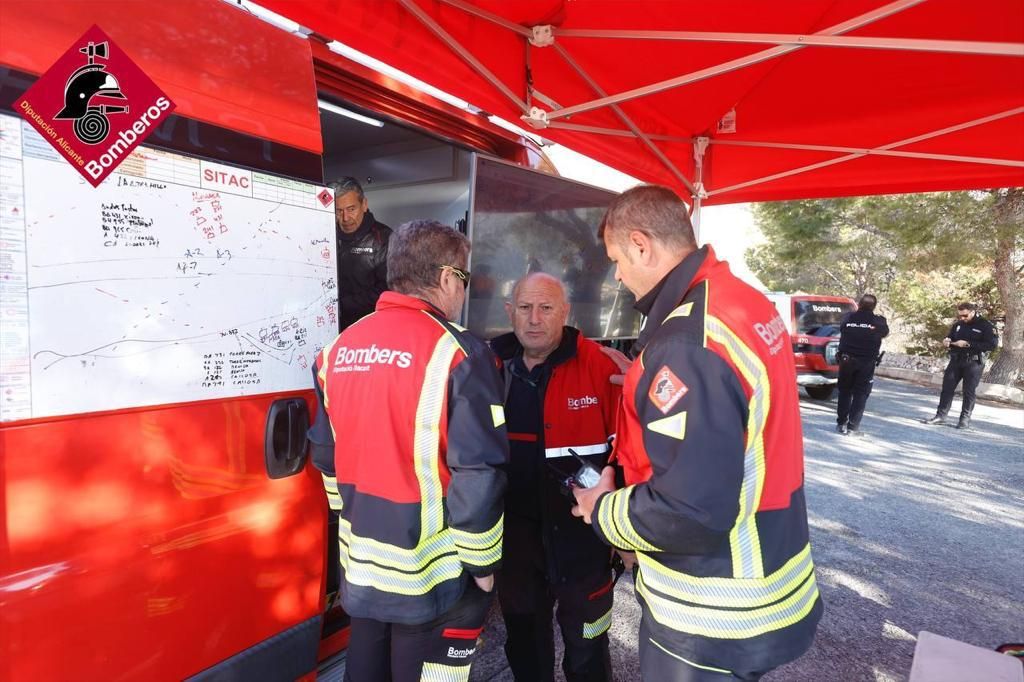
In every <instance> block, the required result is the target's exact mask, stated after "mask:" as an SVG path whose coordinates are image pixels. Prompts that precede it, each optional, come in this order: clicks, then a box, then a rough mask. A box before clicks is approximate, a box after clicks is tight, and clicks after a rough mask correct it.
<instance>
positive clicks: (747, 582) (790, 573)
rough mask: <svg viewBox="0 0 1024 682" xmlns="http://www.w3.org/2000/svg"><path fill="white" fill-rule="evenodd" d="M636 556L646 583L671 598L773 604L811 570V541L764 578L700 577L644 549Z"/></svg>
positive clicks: (722, 603)
mask: <svg viewBox="0 0 1024 682" xmlns="http://www.w3.org/2000/svg"><path fill="white" fill-rule="evenodd" d="M637 560H638V561H639V562H640V572H641V573H642V574H643V577H644V582H645V583H646V585H647V586H648V587H650V588H652V589H655V590H657V591H658V592H659V593H661V594H664V595H666V596H668V597H671V598H673V599H677V600H680V601H686V602H690V603H691V604H699V605H702V606H714V607H718V608H759V607H762V606H767V605H769V604H773V603H775V602H777V601H779V600H780V599H782V598H784V597H785V596H786V595H789V594H791V593H792V592H793V590H795V589H796V588H797V587H798V586H799V585H800V584H802V583H803V581H804V580H806V579H807V577H808V576H809V575H810V574H811V572H812V571H813V570H814V562H813V560H812V559H811V546H810V544H808V545H806V546H805V547H804V548H803V549H802V550H801V551H800V552H798V553H797V554H796V555H794V556H793V557H792V558H791V559H790V560H789V561H787V562H786V563H785V565H783V566H782V568H780V569H779V570H777V571H775V572H774V573H772V574H771V575H769V576H766V577H764V578H701V577H696V576H692V575H688V574H686V573H682V572H680V571H674V570H672V569H671V568H668V567H667V566H665V565H663V564H661V563H659V562H658V561H657V559H656V558H655V557H652V556H650V555H647V554H644V553H639V554H637Z"/></svg>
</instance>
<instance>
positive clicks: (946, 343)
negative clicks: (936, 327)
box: [942, 336, 950, 348]
mask: <svg viewBox="0 0 1024 682" xmlns="http://www.w3.org/2000/svg"><path fill="white" fill-rule="evenodd" d="M949 344H950V340H949V337H948V336H947V337H946V338H944V339H942V345H943V346H945V347H946V348H949Z"/></svg>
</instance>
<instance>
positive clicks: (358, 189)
mask: <svg viewBox="0 0 1024 682" xmlns="http://www.w3.org/2000/svg"><path fill="white" fill-rule="evenodd" d="M328 187H330V188H331V189H333V190H334V218H335V223H336V224H337V228H338V229H337V238H338V244H337V249H338V301H339V303H340V305H341V312H340V314H339V315H338V331H339V332H341V331H344V330H345V328H346V327H348V326H349V325H350V324H352V323H353V322H355V321H356V320H358V319H359V318H361V317H365V316H366V315H369V314H370V313H372V312H373V309H374V306H376V305H377V299H378V298H380V295H381V294H382V293H383V292H384V291H386V290H387V288H388V266H387V261H388V240H389V239H390V238H391V228H390V227H388V226H387V225H385V224H384V223H381V222H378V221H377V219H376V218H374V217H373V213H372V212H371V211H370V210H369V205H368V204H367V201H366V195H365V194H363V188H362V186H361V185H360V184H359V181H358V180H356V179H355V178H351V177H346V178H342V179H340V180H337V181H335V182H332V183H330V184H329V185H328Z"/></svg>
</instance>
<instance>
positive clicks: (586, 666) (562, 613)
mask: <svg viewBox="0 0 1024 682" xmlns="http://www.w3.org/2000/svg"><path fill="white" fill-rule="evenodd" d="M573 522H576V523H579V521H578V520H577V519H573ZM610 551H611V550H610V549H609V552H610ZM609 556H610V554H609ZM612 592H613V590H612V571H611V568H610V566H609V565H608V564H605V565H604V566H603V567H595V572H594V573H593V574H591V575H589V576H586V577H584V578H581V579H567V580H565V581H564V582H563V581H561V580H559V581H557V582H553V581H549V580H548V576H547V570H546V567H545V561H544V547H543V542H542V540H541V531H540V522H530V521H529V520H525V519H524V520H522V521H516V520H515V517H510V516H508V515H506V517H505V547H504V549H503V551H502V568H501V570H500V571H498V602H499V603H500V604H501V613H502V617H503V619H504V621H505V631H506V633H507V639H506V640H505V655H506V657H507V658H508V662H509V667H510V668H511V669H512V674H513V676H515V679H516V682H545V681H546V682H550V681H551V680H554V674H555V640H554V629H553V627H552V624H551V616H552V611H553V610H554V605H555V602H557V603H558V610H557V613H556V614H555V615H556V618H557V620H558V626H559V629H560V630H561V632H562V641H563V642H564V644H565V657H564V658H563V659H562V671H563V672H564V673H565V678H566V680H568V682H584V681H585V682H610V681H611V679H612V664H611V656H610V654H609V653H608V632H607V630H608V626H609V624H610V623H611V611H612Z"/></svg>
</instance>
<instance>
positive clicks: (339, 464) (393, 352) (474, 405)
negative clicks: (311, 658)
mask: <svg viewBox="0 0 1024 682" xmlns="http://www.w3.org/2000/svg"><path fill="white" fill-rule="evenodd" d="M317 379H318V383H319V388H320V391H319V393H320V394H321V395H322V401H323V407H324V409H325V411H326V414H327V416H328V418H329V423H330V426H331V429H332V431H333V436H334V441H335V443H336V444H335V448H334V451H335V454H334V462H333V472H332V471H326V470H324V469H325V467H323V465H322V463H321V469H322V470H324V484H325V487H326V489H327V494H328V501H329V502H330V503H331V505H332V508H334V509H336V510H337V511H338V512H339V524H338V525H339V527H338V542H339V549H340V555H341V567H342V580H341V588H340V594H341V602H342V605H343V606H344V608H345V611H346V612H347V613H348V614H349V615H352V616H357V617H362V618H373V619H375V620H379V621H384V622H394V623H409V624H419V623H424V622H427V621H430V620H432V619H434V618H436V617H437V616H439V615H441V614H443V613H445V612H446V611H447V610H448V609H449V608H451V607H452V605H454V604H455V602H456V601H458V599H459V597H460V596H461V595H462V592H463V590H464V589H465V587H466V584H467V581H468V576H469V575H477V576H483V575H488V574H490V573H492V572H494V570H495V569H497V568H498V567H499V565H500V560H501V541H502V527H503V509H502V497H503V495H504V492H505V473H504V471H503V467H504V466H505V464H506V462H507V460H508V442H507V436H506V433H505V425H504V424H505V418H504V410H503V407H502V403H501V380H500V378H499V376H498V372H497V370H496V368H495V359H494V356H493V354H492V353H491V351H490V349H488V348H487V346H486V345H485V344H484V343H483V342H482V341H480V340H479V339H477V338H475V337H474V336H472V335H471V334H469V333H468V332H467V331H465V330H464V329H462V328H461V327H458V326H457V325H455V324H453V323H451V322H449V321H448V320H446V319H445V318H444V317H443V316H442V315H441V314H440V313H439V312H438V311H437V310H436V309H435V308H434V307H433V306H431V305H430V304H428V303H426V302H425V301H422V300H420V299H418V298H413V297H411V296H405V295H402V294H398V293H395V292H391V291H388V292H385V293H384V294H382V295H381V297H380V300H379V301H378V302H377V310H376V312H375V313H373V314H372V315H368V316H367V317H365V318H363V319H361V320H359V321H358V322H357V323H355V324H353V325H352V326H351V327H349V328H348V329H346V330H345V331H344V332H342V334H341V335H340V336H338V338H337V339H335V341H334V342H333V343H332V344H331V345H330V346H328V347H327V348H325V349H324V350H323V352H322V353H321V355H320V357H319V358H318V361H317ZM332 474H333V475H332Z"/></svg>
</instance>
